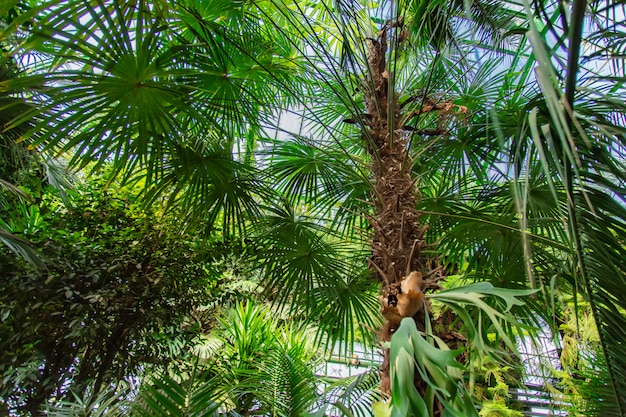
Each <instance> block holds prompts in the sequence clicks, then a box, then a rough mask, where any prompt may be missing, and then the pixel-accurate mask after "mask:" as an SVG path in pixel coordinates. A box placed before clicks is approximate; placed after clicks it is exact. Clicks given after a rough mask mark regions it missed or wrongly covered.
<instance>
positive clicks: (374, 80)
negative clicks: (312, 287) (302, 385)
mask: <svg viewBox="0 0 626 417" xmlns="http://www.w3.org/2000/svg"><path fill="white" fill-rule="evenodd" d="M398 26H399V25H398V23H397V22H396V23H389V24H387V25H386V26H385V27H384V28H383V29H382V30H381V31H380V32H379V34H378V37H377V39H368V40H367V42H368V45H367V46H368V61H369V67H370V70H369V76H368V79H367V82H366V96H365V110H366V112H367V115H366V116H367V117H366V118H365V119H366V122H365V123H366V126H367V129H366V131H365V132H364V139H365V140H366V144H367V148H368V151H369V153H370V155H371V157H372V171H373V176H374V180H375V186H374V196H373V199H374V204H375V213H374V215H373V216H372V218H371V219H370V221H371V223H372V226H373V229H374V236H373V238H372V256H371V258H370V267H371V269H372V273H373V274H375V275H377V276H378V277H379V279H380V280H381V282H382V294H381V296H380V302H381V312H382V314H383V316H384V318H385V324H384V326H383V328H382V329H381V332H380V339H381V341H389V340H390V339H391V335H392V334H393V332H394V331H395V330H396V329H397V327H398V325H399V323H400V321H401V320H402V318H404V317H412V318H413V319H414V320H415V321H416V323H417V326H418V329H420V330H423V329H424V317H425V315H424V309H425V308H426V309H427V308H428V306H427V304H425V301H424V298H423V291H424V290H425V287H426V286H429V285H428V282H427V281H428V280H427V279H426V277H427V276H428V275H429V274H430V273H431V271H430V270H429V268H430V265H428V260H427V259H426V258H424V256H423V255H422V249H423V247H424V240H423V237H424V231H425V229H426V227H425V226H423V225H421V224H420V222H419V212H418V211H417V209H416V202H417V198H418V195H417V191H416V190H417V189H416V186H415V177H414V175H413V174H412V170H411V167H412V165H413V161H412V159H411V156H410V154H409V152H408V149H407V147H408V143H407V141H408V137H407V134H406V132H405V130H404V129H403V126H402V125H401V123H402V122H401V120H402V117H401V116H402V115H401V110H400V107H399V104H398V100H397V97H396V94H395V92H394V91H393V90H392V89H391V90H390V88H389V86H390V85H392V84H393V83H392V82H390V80H389V79H390V77H393V75H392V74H390V71H389V69H388V68H387V64H386V59H385V54H386V49H387V42H386V41H387V34H388V32H389V31H390V30H393V29H394V28H396V27H398ZM381 376H382V388H383V390H384V391H387V392H388V391H389V389H390V382H389V352H388V350H387V351H386V352H385V361H384V363H383V365H382V367H381ZM416 387H417V388H418V391H420V392H421V393H422V394H423V393H424V389H425V386H424V384H423V381H416Z"/></svg>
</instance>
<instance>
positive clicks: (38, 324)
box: [0, 182, 218, 411]
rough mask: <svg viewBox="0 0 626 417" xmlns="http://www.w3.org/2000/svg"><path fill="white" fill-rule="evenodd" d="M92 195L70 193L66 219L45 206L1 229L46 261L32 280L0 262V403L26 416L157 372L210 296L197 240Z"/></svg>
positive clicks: (55, 205)
mask: <svg viewBox="0 0 626 417" xmlns="http://www.w3.org/2000/svg"><path fill="white" fill-rule="evenodd" d="M101 186H102V184H99V183H97V182H95V183H92V184H90V185H89V187H88V188H87V189H77V190H75V191H74V192H72V194H71V199H70V205H69V206H67V207H66V206H64V205H63V204H62V203H61V202H60V200H58V199H57V198H54V197H52V196H51V195H49V194H48V195H44V198H43V199H42V201H41V203H40V204H39V205H26V204H25V205H23V206H22V207H23V208H24V210H23V213H16V214H15V215H14V219H13V221H12V222H11V226H12V229H14V230H19V231H20V232H21V233H22V235H23V236H25V237H27V238H28V239H29V240H30V242H31V244H32V245H34V246H36V247H38V248H39V249H40V253H41V254H42V256H43V258H44V260H45V261H44V262H45V267H44V268H41V269H34V268H33V267H32V266H30V265H29V264H26V263H24V262H20V261H19V259H17V258H15V257H14V256H13V255H12V254H10V253H9V252H7V251H3V253H2V255H1V256H2V262H1V263H0V264H1V265H2V267H1V273H2V277H3V281H2V293H1V295H0V311H1V313H0V315H1V317H2V322H1V326H0V335H1V336H0V340H1V344H0V346H1V349H0V351H1V352H2V355H1V356H0V369H1V370H2V380H3V383H2V386H1V388H2V391H1V392H2V397H3V398H6V399H7V400H8V401H9V402H10V403H12V404H21V405H22V406H23V407H24V408H25V409H28V410H31V411H34V410H36V409H38V408H39V407H40V406H41V405H43V404H45V402H46V401H47V400H49V399H51V398H62V397H63V396H64V395H66V394H67V393H68V392H69V391H70V390H72V391H75V392H83V391H84V390H85V389H87V387H88V386H89V387H90V388H89V389H90V391H91V392H92V393H94V394H97V393H98V392H99V391H100V390H101V389H103V388H104V387H107V386H109V385H110V384H116V383H117V381H120V380H124V379H125V378H127V377H130V376H132V375H135V374H136V373H137V372H139V370H140V369H139V368H140V367H142V366H143V367H145V364H146V363H154V364H158V365H160V366H166V365H167V363H168V362H169V361H171V360H173V359H174V358H175V357H177V356H179V355H180V354H181V349H182V347H183V346H184V345H185V344H187V343H189V341H190V339H191V337H193V336H194V335H195V334H197V332H198V330H199V328H198V325H197V324H194V323H193V322H191V321H190V320H189V316H188V315H189V313H190V311H191V310H192V309H193V308H194V307H197V306H200V305H202V304H203V303H205V302H206V301H207V300H208V299H209V295H210V289H211V288H212V287H215V286H216V284H217V280H218V275H216V274H215V271H210V270H209V269H208V268H207V266H206V265H207V262H206V261H207V256H206V252H207V250H206V249H204V248H203V247H202V245H201V243H200V242H199V241H198V240H195V241H194V240H193V239H191V238H189V237H186V236H184V235H181V234H179V233H177V232H176V231H174V230H172V226H171V225H168V224H167V219H161V218H160V217H159V216H158V215H156V214H155V213H153V212H145V211H142V210H140V208H139V207H138V206H137V205H136V204H134V203H132V202H130V201H129V200H128V199H125V198H124V197H123V196H121V195H117V196H116V195H113V194H112V193H111V192H110V191H107V190H106V189H103V188H101ZM19 214H23V217H22V218H21V219H19ZM19 220H21V221H22V222H23V223H22V224H16V222H17V221H19ZM20 226H21V227H20Z"/></svg>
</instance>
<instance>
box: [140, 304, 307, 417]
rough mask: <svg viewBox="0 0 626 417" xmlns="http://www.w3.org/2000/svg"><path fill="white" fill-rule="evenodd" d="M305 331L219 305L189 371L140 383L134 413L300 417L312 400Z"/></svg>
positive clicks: (256, 311) (251, 310)
mask: <svg viewBox="0 0 626 417" xmlns="http://www.w3.org/2000/svg"><path fill="white" fill-rule="evenodd" d="M308 333H309V332H308V331H307V330H306V329H304V328H298V327H297V326H294V325H293V324H289V323H286V322H283V320H282V319H281V318H280V317H279V316H277V315H276V314H275V312H272V311H271V310H270V309H269V308H267V307H263V306H259V305H256V304H254V303H252V302H247V303H239V304H237V305H235V306H233V307H232V308H225V309H224V310H223V312H222V314H221V315H220V317H219V324H218V325H217V327H215V328H214V329H213V330H212V331H211V333H210V334H208V335H205V338H204V340H203V341H202V343H200V344H198V345H197V346H196V348H195V355H196V358H197V360H198V361H197V362H196V365H195V366H194V367H193V369H192V370H191V371H190V372H184V373H176V374H174V375H162V376H157V377H156V378H148V379H146V380H145V382H144V384H143V385H144V386H143V387H142V390H141V391H140V394H139V398H138V400H137V401H136V402H135V404H134V406H133V409H134V410H135V411H136V413H137V415H140V416H142V415H145V416H160V415H168V416H169V415H180V416H208V415H213V414H212V413H216V414H215V415H218V414H217V412H218V411H219V412H220V413H222V414H219V415H223V414H224V413H226V414H227V415H233V416H294V415H305V413H306V411H307V410H309V409H310V407H311V406H312V405H313V403H314V401H315V399H316V398H317V385H316V383H317V382H318V379H317V377H316V376H315V375H314V369H315V367H316V362H317V360H318V358H317V349H316V348H315V347H314V346H313V344H312V343H311V340H310V338H309V335H308Z"/></svg>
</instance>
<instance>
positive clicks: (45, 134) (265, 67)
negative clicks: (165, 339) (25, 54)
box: [11, 0, 626, 415]
mask: <svg viewBox="0 0 626 417" xmlns="http://www.w3.org/2000/svg"><path fill="white" fill-rule="evenodd" d="M331 3H332V4H331ZM368 4H369V3H366V2H364V3H363V4H361V3H360V2H357V1H340V2H324V1H316V2H307V3H305V4H302V3H300V2H287V1H285V2H281V1H263V2H261V1H258V2H257V1H251V2H241V3H239V2H223V1H217V0H215V1H211V2H208V3H203V4H200V3H197V2H193V1H180V2H177V3H176V4H175V5H168V4H165V3H163V2H147V1H139V0H138V1H135V2H116V1H109V2H105V1H101V2H94V3H90V4H80V5H79V4H74V3H73V2H53V3H51V4H46V5H42V7H41V9H37V10H35V11H33V12H32V13H33V14H32V15H26V16H24V17H23V19H31V18H32V17H33V16H36V17H37V21H36V22H37V23H36V25H35V27H34V29H33V32H32V33H33V36H32V38H31V39H30V41H29V42H27V43H25V44H24V45H22V47H23V48H24V50H25V51H38V52H41V53H42V54H44V55H45V56H46V57H48V60H45V61H44V62H43V65H42V66H41V67H40V70H41V71H43V72H40V73H37V74H36V75H33V76H30V77H24V78H21V79H19V80H17V81H16V82H14V83H12V84H11V88H12V89H13V90H12V91H19V90H26V91H28V92H29V96H28V97H29V98H30V99H31V100H32V101H33V102H34V103H36V104H37V106H36V107H37V114H36V115H37V117H38V120H39V122H38V123H37V124H36V126H35V128H34V129H33V130H32V132H37V135H38V138H37V139H38V141H39V142H38V143H41V144H44V145H45V146H46V147H47V148H48V149H50V150H55V151H63V152H69V151H71V152H72V155H73V158H74V159H73V163H74V165H75V166H76V167H80V166H85V164H87V163H88V162H95V166H96V167H98V166H102V165H103V164H105V163H112V164H113V166H114V167H115V168H114V170H113V174H114V175H118V176H121V177H122V178H124V179H125V180H128V181H130V180H137V181H143V182H144V183H145V186H146V188H145V190H146V191H145V196H146V197H147V199H148V200H149V201H156V200H158V199H164V200H167V204H168V206H170V207H172V209H178V210H181V213H183V214H184V215H185V220H186V224H187V225H188V227H196V228H197V230H204V231H206V232H209V233H210V232H211V231H213V230H215V229H216V228H218V229H220V230H221V231H222V233H224V235H225V236H229V237H241V236H243V235H246V236H248V237H249V238H251V239H253V240H252V241H251V246H254V249H256V250H257V251H256V252H257V256H258V261H259V266H260V267H261V268H263V271H264V273H265V282H264V285H265V288H266V290H267V292H268V294H269V296H270V298H271V299H272V300H273V301H274V302H275V303H276V304H277V305H280V306H283V307H285V308H288V309H290V310H291V311H292V313H294V314H295V313H299V314H300V315H301V316H303V317H306V318H309V319H314V320H316V321H317V322H318V323H319V325H320V329H322V331H323V332H325V333H327V334H331V335H334V337H335V338H337V337H343V338H348V339H349V338H350V337H352V336H354V333H355V331H354V322H355V321H356V322H358V323H359V324H361V325H362V327H363V328H371V327H375V326H377V325H378V324H380V323H381V322H383V326H382V330H381V332H380V338H381V341H383V342H386V341H389V340H390V339H391V335H392V334H393V333H394V332H395V333H398V334H403V335H405V336H406V337H407V338H408V337H409V334H410V335H411V339H412V340H414V339H416V338H418V337H421V336H420V335H422V334H424V333H426V334H428V335H429V337H430V339H425V340H430V343H435V342H433V340H437V341H441V343H440V344H439V345H440V346H444V345H445V346H448V347H451V348H452V349H455V348H456V347H462V346H463V345H466V344H467V345H468V347H467V352H468V357H467V358H465V360H467V361H469V363H471V362H472V361H473V360H477V359H478V358H479V357H480V355H481V354H482V353H484V351H485V350H488V349H487V348H486V347H485V346H483V342H485V341H486V339H487V338H486V332H488V328H490V329H494V328H495V329H501V330H502V331H501V332H497V333H498V335H499V337H500V338H501V340H503V341H507V340H508V341H510V339H509V338H508V335H507V332H506V331H505V330H506V329H507V328H506V327H499V321H501V320H503V321H504V322H507V320H508V323H509V325H511V324H512V323H511V319H512V314H510V313H509V310H508V308H510V307H512V305H514V304H519V300H518V299H517V298H516V297H517V295H521V294H524V293H523V292H520V293H507V292H503V291H500V292H498V291H496V290H494V289H493V287H490V286H486V285H484V284H482V285H479V286H471V287H466V288H465V289H453V290H450V291H451V292H450V291H448V292H439V289H440V286H441V285H445V284H444V281H445V280H446V277H447V276H449V275H451V274H457V273H461V274H464V275H465V276H466V277H469V278H473V279H474V280H478V281H491V282H492V283H494V284H497V285H499V286H507V287H512V288H517V289H520V288H526V287H527V286H530V287H535V288H539V289H541V291H542V292H541V293H540V294H541V295H539V296H537V297H536V298H535V299H533V300H531V301H530V304H529V306H530V307H531V308H532V307H534V309H535V311H536V312H540V313H541V314H542V315H543V316H544V317H545V318H546V319H547V320H548V322H551V323H554V324H556V325H558V323H557V320H556V319H555V320H553V317H556V318H557V319H558V314H557V312H556V311H554V310H553V309H552V308H551V306H552V305H556V304H555V303H553V302H550V300H551V297H553V291H552V290H553V289H554V288H555V287H567V286H569V287H571V288H572V289H573V291H578V292H581V293H582V294H584V295H585V297H587V298H588V299H589V301H590V302H591V303H592V307H593V311H594V314H595V317H596V320H597V321H598V324H599V328H600V333H601V336H602V341H603V350H604V353H605V354H606V355H607V357H608V358H609V361H608V362H609V364H610V365H609V370H610V374H611V385H612V387H613V391H614V393H615V398H617V399H619V404H620V407H621V410H622V411H621V413H622V415H624V413H626V411H624V410H626V405H625V404H626V401H625V400H624V398H625V397H624V396H623V394H619V393H621V392H624V390H622V389H621V387H622V385H623V381H624V378H622V377H621V373H623V369H626V367H625V366H623V365H624V364H623V360H624V355H623V349H622V348H620V346H621V345H620V342H619V335H618V332H619V331H618V329H620V328H621V327H620V326H621V325H622V324H626V323H623V321H624V320H626V317H625V316H624V314H623V311H624V310H623V308H624V307H625V306H624V302H623V300H620V299H619V298H618V297H616V296H615V294H620V293H621V292H622V291H623V290H624V289H625V288H624V287H625V286H626V278H625V274H624V262H623V259H624V257H623V251H624V234H625V233H626V232H625V230H626V228H625V227H624V225H625V224H626V223H625V219H626V216H624V212H623V204H621V203H619V199H620V198H623V183H624V182H623V181H624V174H623V172H624V170H623V169H621V168H623V153H622V152H623V144H624V141H623V140H624V136H623V135H624V120H623V110H624V108H623V107H624V106H623V103H621V102H620V101H619V100H618V99H617V97H619V95H620V93H621V92H622V90H623V79H622V78H620V77H615V76H614V74H613V73H612V72H609V71H606V70H604V69H603V68H602V67H600V66H599V63H601V62H604V61H603V59H604V58H605V57H606V56H611V57H612V59H613V61H612V62H613V63H614V64H615V66H616V68H615V71H620V72H623V65H622V64H621V61H619V60H618V58H615V57H616V56H619V51H620V50H621V48H622V46H623V45H622V44H621V43H620V41H614V40H615V39H622V38H621V37H620V36H621V34H623V33H624V31H623V29H624V28H623V26H622V25H621V24H620V20H619V16H621V15H620V13H623V10H622V9H621V8H620V7H621V6H619V5H617V4H614V3H611V2H606V3H590V4H589V5H587V4H586V3H585V2H574V3H573V5H572V8H573V9H572V10H573V13H572V16H571V18H569V19H568V18H567V16H569V15H568V13H567V11H566V10H565V9H564V8H562V7H560V6H559V4H557V3H552V2H539V1H537V2H535V3H534V4H532V5H531V4H528V3H522V4H518V3H516V2H511V3H502V4H501V3H500V2H493V3H492V2H456V1H454V2H444V1H437V2H432V1H431V2H427V1H414V2H413V1H412V2H409V1H398V2H393V1H390V2H382V3H381V4H380V5H379V6H376V7H373V8H370V6H368ZM39 11H41V14H36V13H39ZM585 16H587V17H588V18H587V22H588V24H587V25H585V24H584V22H585ZM537 22H540V23H541V24H538V23H537ZM19 23H20V21H19V20H17V22H16V24H19ZM583 38H584V39H587V40H588V42H589V43H588V49H582V52H583V54H586V56H585V59H582V58H581V56H582V55H581V39H583ZM560 65H562V66H563V69H564V70H565V74H566V75H565V76H564V77H560V76H559V75H558V74H559V71H556V70H555V68H558V67H559V66H560ZM536 66H537V71H536V72H533V69H534V68H535V67H536ZM578 74H583V75H578ZM33 85H37V86H38V88H36V89H34V88H32V86H33ZM577 85H579V87H578V88H576V87H577ZM42 87H43V88H42ZM31 116H32V115H24V116H23V117H18V118H17V119H16V120H15V121H14V122H13V124H14V125H18V124H20V123H21V122H24V121H26V120H27V117H31ZM294 121H295V122H296V125H297V126H296V128H295V129H293V126H292V124H293V122H294ZM607 193H611V196H612V197H611V198H606V197H604V196H605V195H606V194H607ZM551 280H552V281H551ZM379 287H380V291H381V295H380V297H379V301H380V308H381V312H382V317H377V314H376V313H374V311H375V310H376V309H377V308H378V305H377V304H378V303H377V302H376V298H377V291H378V288H379ZM487 296H493V298H494V300H498V299H499V300H500V301H503V302H504V308H505V310H504V311H505V314H503V315H496V313H497V311H496V312H494V310H493V307H492V306H490V305H489V304H484V303H482V299H483V298H485V297H487ZM429 300H433V302H435V301H434V300H438V301H437V302H439V303H443V304H445V305H447V306H448V308H449V309H450V310H452V311H454V312H455V313H456V314H459V315H460V316H461V319H462V321H463V325H464V326H465V327H464V328H463V329H459V328H458V327H454V325H453V323H456V321H455V318H454V316H453V315H451V314H447V313H446V314H443V315H442V316H441V317H433V314H434V312H433V310H432V308H431V301H429ZM493 302H495V301H493ZM481 303H482V304H481ZM468 305H469V306H470V307H471V308H470V310H471V311H472V312H471V313H464V311H465V306H468ZM477 306H481V307H482V309H480V308H479V309H478V310H472V308H476V307H477ZM477 317H487V321H486V323H487V324H488V326H492V327H488V328H484V327H481V326H479V325H478V318H477ZM404 318H412V319H413V321H414V323H415V326H416V329H418V330H419V331H421V332H422V333H419V332H414V331H412V330H411V329H410V328H407V327H406V326H407V325H408V324H407V325H405V324H404V323H407V321H406V320H405V321H403V319H404ZM400 323H403V324H402V326H400ZM459 330H464V331H465V332H466V335H467V334H469V335H471V336H473V339H471V340H469V341H468V342H467V343H466V340H465V337H466V336H462V333H461V332H460V331H459ZM395 339H397V337H396V338H395ZM331 340H332V338H331ZM400 344H402V343H400ZM509 345H511V343H509ZM405 347H406V348H407V349H409V347H408V346H405ZM422 347H423V346H422ZM409 350H410V349H409ZM394 352H395V353H394ZM401 352H402V350H394V351H392V352H391V354H395V355H400V354H401ZM433 355H436V353H433ZM410 356H411V357H415V360H417V362H418V365H419V364H420V363H421V364H422V365H420V366H422V367H421V368H420V369H421V371H420V372H422V373H420V374H419V377H417V376H416V383H415V389H416V390H417V391H416V392H417V393H418V394H419V397H420V398H427V397H428V396H429V395H430V396H431V397H432V398H436V400H432V401H431V402H430V405H428V407H429V409H428V410H429V411H428V412H429V413H430V414H432V415H440V414H441V413H442V412H443V407H444V405H445V406H446V407H448V409H449V410H455V409H456V410H457V413H459V412H461V411H459V410H469V409H472V410H473V407H471V405H470V406H467V403H463V404H460V403H456V402H454V401H453V400H451V399H450V398H452V397H453V396H454V395H451V394H454V392H448V391H449V390H446V389H445V387H444V388H442V389H440V390H437V389H435V388H434V387H435V386H436V385H437V384H438V383H443V384H444V385H445V384H447V383H448V382H449V380H446V381H447V382H446V381H444V382H442V381H436V378H432V375H433V374H432V373H433V372H434V373H435V374H436V373H437V372H438V371H437V370H433V368H429V369H426V368H428V367H427V366H426V365H424V363H425V362H420V360H419V358H418V356H419V355H418V354H417V352H415V351H411V355H410ZM386 357H387V360H386V363H385V364H384V365H383V369H382V379H383V389H390V388H391V389H392V391H393V392H394V394H397V393H398V392H401V391H398V389H400V388H402V389H404V388H405V387H400V388H399V387H398V386H399V383H398V380H397V376H398V375H399V374H398V371H399V369H398V368H397V366H396V367H395V368H394V367H391V369H390V371H391V374H392V375H391V376H392V379H391V380H390V375H389V370H388V368H389V365H390V362H389V353H387V354H386ZM450 357H451V356H450V355H449V354H448V355H447V356H446V360H443V361H442V362H441V367H440V370H443V373H444V374H445V373H446V370H447V369H448V368H447V367H448V366H451V364H452V362H449V361H448V359H450ZM411 360H413V359H411ZM394 363H395V364H397V363H398V362H394ZM411 363H412V362H411ZM409 368H410V369H411V371H412V369H413V368H412V365H410V366H409ZM394 372H395V374H394ZM429 372H430V374H429ZM394 375H395V377H394ZM428 375H430V376H431V377H428ZM393 378H396V380H395V381H396V382H395V386H396V388H394V379H393ZM455 386H456V385H455ZM448 388H449V387H448ZM433 390H434V391H433ZM412 392H413V391H411V393H412ZM446 395H447V396H446ZM410 396H411V398H413V397H414V396H413V394H410ZM394 398H397V395H395V397H394ZM394 404H395V405H394V406H396V407H400V405H399V403H397V402H396V403H394ZM420 404H421V403H420ZM416 407H418V408H419V407H420V406H416ZM464 407H465V408H464Z"/></svg>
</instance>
